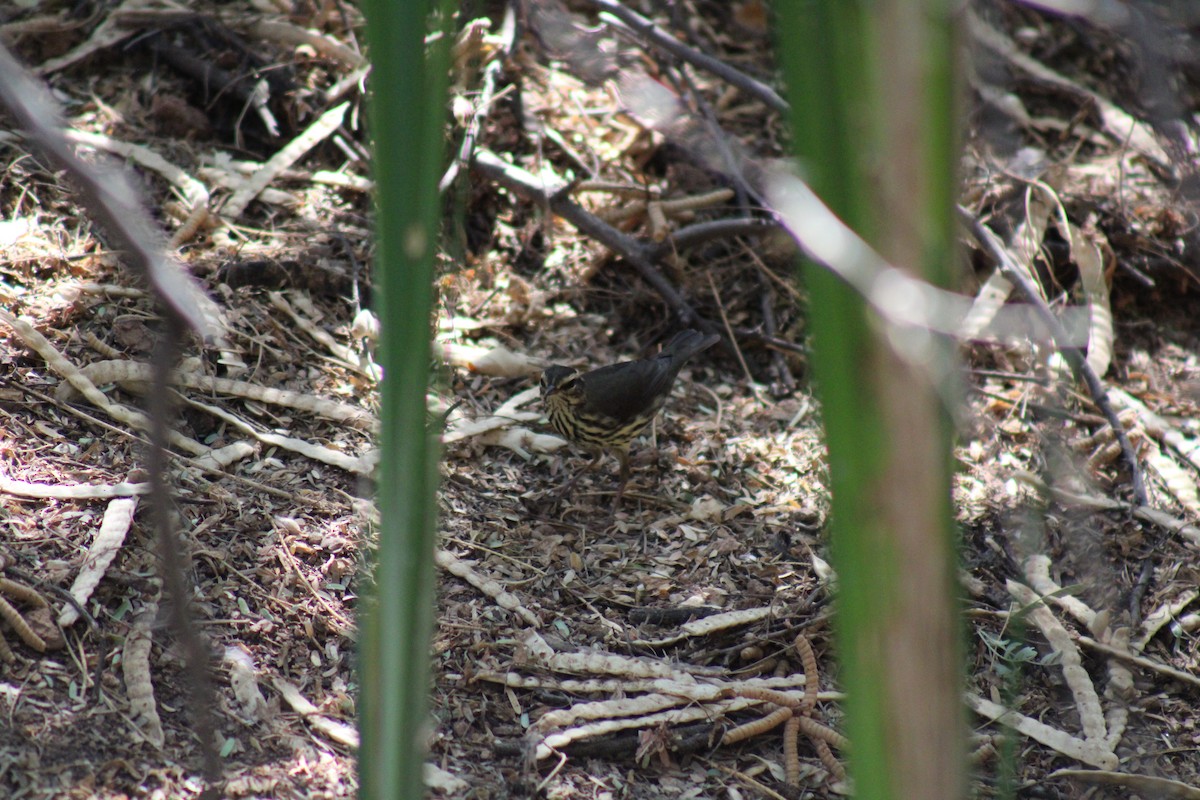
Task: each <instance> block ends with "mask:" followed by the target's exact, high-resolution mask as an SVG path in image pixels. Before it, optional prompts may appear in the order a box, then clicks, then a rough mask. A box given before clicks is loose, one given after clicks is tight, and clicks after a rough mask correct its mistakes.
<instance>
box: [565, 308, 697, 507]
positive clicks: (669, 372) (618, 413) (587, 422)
mask: <svg viewBox="0 0 1200 800" xmlns="http://www.w3.org/2000/svg"><path fill="white" fill-rule="evenodd" d="M720 340H721V337H720V336H718V335H716V334H715V333H714V334H711V335H709V336H705V335H704V334H702V333H700V332H699V331H694V330H685V331H680V332H679V333H677V334H675V336H674V338H672V339H671V341H669V342H668V343H667V346H666V347H664V348H663V349H662V352H661V353H659V354H658V355H656V356H651V357H650V358H643V359H640V360H638V361H622V362H621V363H619V364H610V365H609V366H607V367H600V368H599V369H594V370H592V371H591V372H584V373H580V372H579V370H576V369H573V368H571V367H561V366H553V367H549V368H547V369H546V371H545V372H543V373H542V402H543V403H545V405H546V413H547V414H548V416H549V417H550V424H551V425H552V426H553V427H554V430H556V431H558V432H559V433H560V434H562V435H563V436H565V437H566V438H567V439H570V440H571V441H573V442H578V443H579V444H582V445H584V446H585V447H587V448H588V449H589V450H591V451H592V452H593V453H594V454H595V455H594V457H593V458H592V461H591V463H589V464H588V465H587V466H586V467H584V468H583V469H582V470H580V471H579V472H577V473H576V474H575V476H574V477H573V478H571V480H569V481H568V482H567V484H566V485H565V486H564V487H563V488H562V489H561V490H560V492H561V493H563V494H565V493H566V492H567V491H568V490H569V489H570V488H571V487H572V486H574V485H575V482H576V481H577V480H579V477H580V476H581V475H582V474H583V473H584V472H587V471H588V470H590V469H591V468H592V467H594V466H596V464H597V463H598V462H599V461H600V459H601V458H602V457H603V456H604V451H605V450H613V451H615V452H616V454H617V458H619V459H620V461H621V483H620V486H619V487H618V488H617V496H616V499H615V500H613V512H614V513H615V512H616V510H617V508H618V507H620V505H621V497H622V495H624V493H625V484H626V483H627V482H628V481H629V443H630V442H631V441H633V438H634V437H635V436H637V435H638V434H640V433H641V432H642V431H644V430H645V429H646V428H647V427H649V425H650V423H651V422H652V421H653V420H654V417H655V416H657V415H658V412H659V411H660V410H661V409H662V407H663V404H664V403H666V401H667V396H668V395H670V393H671V387H672V386H673V385H674V384H675V377H676V376H677V375H679V370H680V369H681V368H682V367H683V365H684V364H685V363H687V360H688V359H689V358H691V357H692V356H694V355H696V354H697V353H699V352H701V351H703V350H707V349H708V348H710V347H712V346H713V345H714V344H716V343H717V342H719V341H720Z"/></svg>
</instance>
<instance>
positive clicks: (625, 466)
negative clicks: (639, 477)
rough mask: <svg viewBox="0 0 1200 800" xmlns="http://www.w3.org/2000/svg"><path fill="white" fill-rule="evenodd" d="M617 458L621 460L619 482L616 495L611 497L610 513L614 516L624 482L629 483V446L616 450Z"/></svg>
mask: <svg viewBox="0 0 1200 800" xmlns="http://www.w3.org/2000/svg"><path fill="white" fill-rule="evenodd" d="M617 458H619V459H620V460H621V482H620V484H618V485H617V496H616V497H615V498H614V499H613V504H612V514H613V516H616V514H617V509H619V508H620V507H621V498H622V497H624V496H625V484H627V483H629V446H628V445H626V446H625V447H622V448H620V449H619V450H617Z"/></svg>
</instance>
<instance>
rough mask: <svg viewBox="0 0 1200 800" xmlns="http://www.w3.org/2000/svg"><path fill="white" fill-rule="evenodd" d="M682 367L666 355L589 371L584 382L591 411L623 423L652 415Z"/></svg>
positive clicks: (680, 363) (677, 360) (678, 361)
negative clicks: (642, 415) (641, 415)
mask: <svg viewBox="0 0 1200 800" xmlns="http://www.w3.org/2000/svg"><path fill="white" fill-rule="evenodd" d="M681 365H682V362H681V361H680V360H679V359H676V358H674V357H672V356H671V355H670V354H666V353H664V354H661V355H659V356H657V357H655V358H647V359H643V360H641V361H623V362H621V363H620V364H612V365H610V366H607V367H601V368H600V369H598V370H594V371H593V372H589V373H587V375H585V376H584V379H583V385H584V392H585V397H586V404H587V408H588V409H589V410H592V411H596V412H600V413H603V414H605V415H606V416H609V417H612V418H613V419H616V420H619V421H620V422H628V421H630V420H632V419H633V418H634V417H637V416H638V415H640V414H645V413H648V412H650V411H651V410H652V409H654V408H655V407H656V406H660V405H662V403H663V401H664V400H665V399H666V394H667V392H669V391H670V390H671V384H672V383H674V382H675V376H676V375H677V374H679V367H680V366H681Z"/></svg>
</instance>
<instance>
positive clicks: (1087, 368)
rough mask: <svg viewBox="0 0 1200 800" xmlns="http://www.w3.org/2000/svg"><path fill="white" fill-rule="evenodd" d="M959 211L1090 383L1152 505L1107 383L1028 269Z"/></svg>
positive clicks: (1138, 498) (1141, 493)
mask: <svg viewBox="0 0 1200 800" xmlns="http://www.w3.org/2000/svg"><path fill="white" fill-rule="evenodd" d="M958 212H959V214H960V215H961V216H962V218H963V219H964V220H965V221H966V223H967V225H968V226H969V227H970V229H971V233H972V234H973V235H974V236H975V239H976V240H977V241H978V242H979V243H980V244H981V245H983V248H984V249H985V250H987V251H988V253H990V254H991V256H992V258H993V259H994V260H995V261H996V264H997V265H998V266H999V268H1000V271H1001V272H1002V273H1003V274H1004V277H1005V278H1007V279H1008V280H1009V282H1011V283H1012V284H1013V285H1014V286H1017V287H1019V288H1020V289H1021V293H1022V294H1024V295H1025V298H1026V299H1027V300H1028V301H1029V303H1030V304H1031V305H1032V306H1033V308H1034V310H1035V311H1036V312H1037V314H1038V316H1039V317H1040V318H1041V320H1042V323H1043V324H1044V325H1045V326H1046V329H1047V330H1048V331H1050V335H1051V336H1052V337H1053V338H1054V341H1055V343H1056V344H1057V345H1058V350H1059V352H1060V353H1062V355H1063V358H1064V359H1066V361H1067V364H1068V365H1069V366H1070V367H1071V371H1072V372H1074V373H1075V376H1076V377H1077V378H1081V379H1082V380H1083V382H1084V384H1086V385H1087V389H1088V392H1089V393H1090V394H1091V396H1092V402H1093V403H1095V404H1096V407H1097V408H1098V409H1100V413H1101V414H1103V415H1104V418H1105V419H1106V420H1108V424H1109V425H1110V426H1111V427H1112V429H1113V435H1114V436H1116V437H1117V442H1118V443H1119V444H1120V445H1121V456H1122V458H1123V460H1124V461H1125V466H1126V467H1127V468H1128V469H1129V481H1130V483H1131V484H1132V486H1133V497H1134V501H1135V505H1139V506H1145V505H1149V502H1150V501H1149V499H1148V498H1147V495H1146V484H1145V483H1144V482H1143V480H1142V470H1141V467H1140V466H1139V465H1138V460H1137V453H1136V452H1134V449H1133V445H1132V444H1130V442H1129V437H1128V436H1127V435H1126V434H1125V426H1124V425H1122V424H1121V420H1120V419H1119V418H1118V417H1117V412H1116V409H1114V408H1113V406H1112V403H1110V402H1108V394H1107V393H1106V392H1105V391H1104V385H1103V384H1102V383H1100V377H1099V376H1098V375H1096V371H1095V370H1094V369H1092V367H1091V365H1090V364H1088V363H1087V359H1085V358H1084V357H1083V355H1082V354H1080V352H1079V351H1078V350H1077V349H1075V348H1074V347H1072V346H1071V344H1070V342H1071V337H1070V335H1069V334H1068V333H1067V330H1066V328H1064V327H1063V324H1062V322H1061V321H1059V319H1058V317H1056V316H1054V312H1053V311H1051V310H1050V306H1048V305H1046V301H1045V300H1044V299H1043V298H1042V294H1041V292H1039V291H1038V288H1037V286H1035V285H1034V283H1033V280H1032V279H1031V278H1030V277H1029V276H1028V275H1027V274H1026V273H1025V271H1024V270H1023V269H1021V267H1020V266H1019V265H1018V264H1017V262H1016V261H1014V260H1013V257H1012V256H1011V255H1009V253H1008V250H1007V248H1005V247H1004V244H1003V243H1002V242H1001V241H1000V239H999V238H998V237H997V236H996V234H994V233H992V231H991V229H990V228H988V227H987V226H986V225H984V224H983V223H982V222H980V221H979V219H977V218H976V217H975V215H974V214H972V213H971V212H970V211H968V210H967V209H965V208H963V207H962V206H959V208H958Z"/></svg>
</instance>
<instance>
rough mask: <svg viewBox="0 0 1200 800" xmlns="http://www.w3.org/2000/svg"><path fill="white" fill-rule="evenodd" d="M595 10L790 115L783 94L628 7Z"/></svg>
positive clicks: (600, 2)
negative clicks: (700, 50) (662, 28)
mask: <svg viewBox="0 0 1200 800" xmlns="http://www.w3.org/2000/svg"><path fill="white" fill-rule="evenodd" d="M587 1H588V3H590V4H591V5H592V6H593V7H595V8H599V9H601V10H602V11H606V12H608V13H609V14H611V15H612V16H614V17H616V18H617V19H618V20H620V21H621V22H623V23H625V24H626V25H628V26H629V27H630V28H631V29H632V30H633V31H635V32H636V33H637V34H638V35H639V36H641V37H642V38H644V39H645V40H646V41H648V42H650V44H652V45H654V46H655V47H658V48H661V49H663V50H665V51H667V52H668V53H670V54H671V55H673V56H675V57H676V58H680V59H682V60H684V61H686V62H687V63H689V64H691V65H693V66H696V67H699V68H700V69H702V70H705V71H707V72H711V73H712V74H714V75H716V76H717V77H718V78H721V79H722V80H724V81H727V82H729V83H731V84H733V85H734V86H736V87H738V88H739V89H741V90H743V91H745V92H748V93H749V94H751V95H753V96H754V97H757V98H758V99H759V100H762V101H763V102H764V103H766V104H767V105H768V106H770V107H771V108H772V109H773V110H775V111H778V112H779V113H781V114H783V113H787V110H788V104H787V101H785V100H784V99H783V98H782V97H780V96H779V94H778V93H777V92H776V91H775V90H774V89H772V88H771V87H770V86H767V85H766V84H765V83H763V82H762V81H759V80H755V79H754V78H751V77H750V76H749V75H747V74H746V73H744V72H740V71H738V70H736V69H734V68H733V67H731V66H729V65H728V64H726V63H725V62H723V61H720V60H718V59H715V58H713V57H712V56H709V55H705V54H704V53H701V52H699V51H697V50H694V49H693V48H691V47H688V46H687V45H686V44H683V43H682V42H680V41H679V40H678V39H676V38H675V37H674V36H672V35H670V34H669V33H666V32H665V31H663V30H661V29H660V28H659V27H658V26H657V25H655V24H654V23H653V22H651V21H650V20H648V19H646V18H645V17H643V16H642V15H641V14H638V13H637V12H635V11H631V10H630V9H628V8H625V6H623V5H621V4H620V3H618V2H617V0H587Z"/></svg>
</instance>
